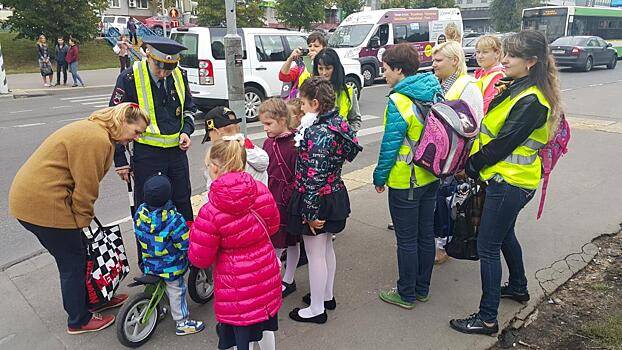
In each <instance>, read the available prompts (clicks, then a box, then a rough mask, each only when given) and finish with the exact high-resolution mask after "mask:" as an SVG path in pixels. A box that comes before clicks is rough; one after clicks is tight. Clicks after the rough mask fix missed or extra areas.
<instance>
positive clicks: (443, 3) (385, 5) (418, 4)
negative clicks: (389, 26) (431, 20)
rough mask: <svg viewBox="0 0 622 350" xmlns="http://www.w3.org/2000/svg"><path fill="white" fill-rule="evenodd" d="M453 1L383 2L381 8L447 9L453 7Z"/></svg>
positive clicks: (416, 0)
mask: <svg viewBox="0 0 622 350" xmlns="http://www.w3.org/2000/svg"><path fill="white" fill-rule="evenodd" d="M455 5H456V2H455V0H383V1H382V3H381V5H380V6H381V7H382V8H383V9H390V8H396V7H398V8H399V7H403V8H407V9H424V8H430V7H438V8H447V7H454V6H455Z"/></svg>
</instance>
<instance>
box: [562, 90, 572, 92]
mask: <svg viewBox="0 0 622 350" xmlns="http://www.w3.org/2000/svg"><path fill="white" fill-rule="evenodd" d="M570 90H572V89H562V90H561V92H566V91H570Z"/></svg>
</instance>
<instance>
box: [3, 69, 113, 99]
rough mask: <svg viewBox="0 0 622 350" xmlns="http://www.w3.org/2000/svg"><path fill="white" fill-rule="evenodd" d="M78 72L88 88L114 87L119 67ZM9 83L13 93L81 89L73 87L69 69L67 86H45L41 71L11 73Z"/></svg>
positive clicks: (54, 76) (49, 92) (48, 92)
mask: <svg viewBox="0 0 622 350" xmlns="http://www.w3.org/2000/svg"><path fill="white" fill-rule="evenodd" d="M78 73H79V74H80V77H81V78H82V80H84V83H85V84H86V86H87V88H96V87H113V86H114V84H115V83H116V81H117V76H118V75H119V68H106V69H96V70H83V71H80V70H78ZM62 79H63V77H62V74H61V83H62ZM7 83H8V85H9V90H11V91H12V93H37V94H52V93H56V92H60V91H66V90H75V89H79V88H72V87H71V85H72V83H73V79H72V77H71V73H70V72H69V71H67V86H63V85H60V86H52V87H44V86H43V80H42V78H41V74H39V73H22V74H9V75H7ZM52 83H56V67H54V75H53V77H52Z"/></svg>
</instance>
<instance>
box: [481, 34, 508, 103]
mask: <svg viewBox="0 0 622 350" xmlns="http://www.w3.org/2000/svg"><path fill="white" fill-rule="evenodd" d="M502 56H503V47H502V45H501V40H500V39H499V38H497V37H496V36H494V35H484V36H483V37H481V38H479V39H478V40H477V43H476V44H475V58H476V59H477V64H478V65H479V66H480V68H478V69H476V70H475V79H477V83H478V84H479V87H480V90H481V92H482V94H483V96H484V114H486V112H487V111H488V106H489V105H490V102H491V101H492V99H493V98H494V97H495V96H496V95H497V94H498V93H499V89H497V87H496V86H495V85H496V84H497V83H498V82H499V81H500V80H501V79H503V77H505V73H504V72H503V65H502V64H501V57H502Z"/></svg>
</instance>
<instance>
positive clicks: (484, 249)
mask: <svg viewBox="0 0 622 350" xmlns="http://www.w3.org/2000/svg"><path fill="white" fill-rule="evenodd" d="M535 192H536V191H535V190H526V189H523V188H520V187H516V186H512V185H510V184H508V183H506V182H496V181H491V182H490V185H489V186H488V187H487V188H486V199H485V201H484V211H483V213H482V220H481V226H480V229H479V235H478V238H477V252H478V254H479V258H480V274H481V279H482V299H481V300H480V304H479V316H480V318H481V319H482V320H484V321H485V322H495V321H496V320H497V313H498V310H499V302H500V299H501V259H500V253H501V251H503V257H504V258H505V262H506V263H507V265H508V269H509V271H510V277H509V287H510V289H511V290H513V291H514V292H516V293H525V292H527V277H525V267H524V265H523V251H522V250H521V246H520V243H518V240H517V239H516V233H515V231H514V226H515V225H516V218H517V217H518V213H520V211H521V209H523V207H525V205H526V204H527V203H529V201H530V200H531V198H533V196H534V194H535Z"/></svg>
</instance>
